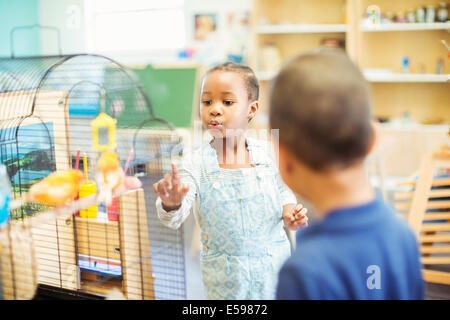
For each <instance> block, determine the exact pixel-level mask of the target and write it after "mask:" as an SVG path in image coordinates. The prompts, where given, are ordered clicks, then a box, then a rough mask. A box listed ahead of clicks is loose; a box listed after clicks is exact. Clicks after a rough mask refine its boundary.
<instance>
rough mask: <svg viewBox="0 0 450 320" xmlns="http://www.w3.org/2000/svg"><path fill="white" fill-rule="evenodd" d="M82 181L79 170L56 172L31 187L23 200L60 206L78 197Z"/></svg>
mask: <svg viewBox="0 0 450 320" xmlns="http://www.w3.org/2000/svg"><path fill="white" fill-rule="evenodd" d="M82 181H83V173H82V172H81V171H79V170H75V169H69V170H66V171H56V172H53V173H51V174H50V175H48V176H47V177H45V178H44V179H42V180H41V181H39V182H38V183H36V184H34V185H32V186H31V188H30V190H29V191H28V193H27V194H26V195H25V199H24V200H25V201H26V202H39V203H42V204H44V205H48V206H62V205H65V204H67V202H68V201H72V200H74V199H75V198H76V197H77V196H78V192H79V189H80V184H81V183H82Z"/></svg>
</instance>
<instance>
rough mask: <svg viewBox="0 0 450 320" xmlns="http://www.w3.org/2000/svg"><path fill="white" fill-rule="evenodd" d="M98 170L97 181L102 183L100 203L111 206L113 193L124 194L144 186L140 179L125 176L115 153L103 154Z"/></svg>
mask: <svg viewBox="0 0 450 320" xmlns="http://www.w3.org/2000/svg"><path fill="white" fill-rule="evenodd" d="M97 170H98V172H97V174H96V180H97V181H100V182H101V188H100V192H99V195H98V200H99V202H106V203H107V204H108V205H109V204H110V203H111V201H112V193H113V191H115V193H123V192H125V191H126V190H133V189H138V188H140V187H141V186H142V183H141V182H140V180H139V179H138V178H136V177H127V176H126V175H125V172H124V170H123V169H122V167H121V166H120V161H119V156H118V155H117V153H115V152H109V151H107V152H103V153H102V154H101V156H100V158H99V159H98V161H97Z"/></svg>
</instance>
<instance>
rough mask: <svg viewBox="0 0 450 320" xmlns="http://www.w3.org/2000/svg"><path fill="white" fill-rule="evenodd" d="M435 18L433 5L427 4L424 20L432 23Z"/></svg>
mask: <svg viewBox="0 0 450 320" xmlns="http://www.w3.org/2000/svg"><path fill="white" fill-rule="evenodd" d="M435 18H436V12H435V9H434V6H427V12H426V14H425V22H426V23H433V22H434V20H435Z"/></svg>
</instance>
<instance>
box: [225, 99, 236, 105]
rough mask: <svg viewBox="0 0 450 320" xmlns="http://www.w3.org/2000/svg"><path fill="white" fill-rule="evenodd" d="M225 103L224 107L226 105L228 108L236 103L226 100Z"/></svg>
mask: <svg viewBox="0 0 450 320" xmlns="http://www.w3.org/2000/svg"><path fill="white" fill-rule="evenodd" d="M223 103H224V105H226V106H231V105H232V104H233V103H234V101H231V100H225V101H224V102H223Z"/></svg>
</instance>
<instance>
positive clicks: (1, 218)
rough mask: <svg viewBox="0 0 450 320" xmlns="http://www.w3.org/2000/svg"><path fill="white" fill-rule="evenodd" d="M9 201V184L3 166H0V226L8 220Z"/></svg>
mask: <svg viewBox="0 0 450 320" xmlns="http://www.w3.org/2000/svg"><path fill="white" fill-rule="evenodd" d="M10 200H11V183H10V181H9V176H8V172H7V171H6V166H5V165H0V226H2V225H3V224H4V223H6V222H7V221H8V219H9V202H10Z"/></svg>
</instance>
